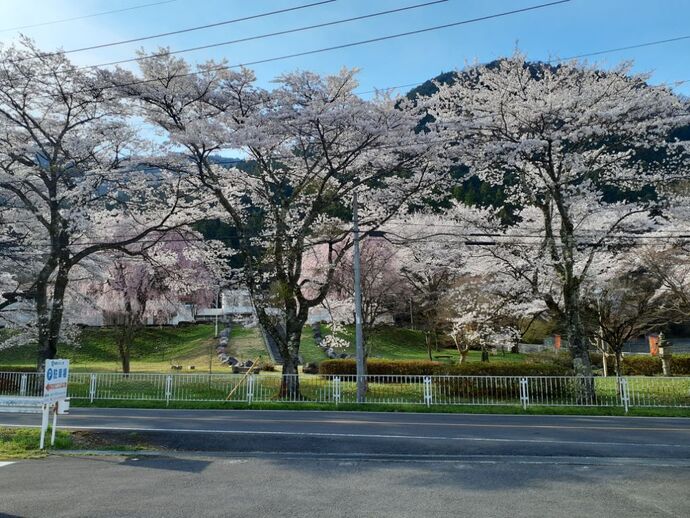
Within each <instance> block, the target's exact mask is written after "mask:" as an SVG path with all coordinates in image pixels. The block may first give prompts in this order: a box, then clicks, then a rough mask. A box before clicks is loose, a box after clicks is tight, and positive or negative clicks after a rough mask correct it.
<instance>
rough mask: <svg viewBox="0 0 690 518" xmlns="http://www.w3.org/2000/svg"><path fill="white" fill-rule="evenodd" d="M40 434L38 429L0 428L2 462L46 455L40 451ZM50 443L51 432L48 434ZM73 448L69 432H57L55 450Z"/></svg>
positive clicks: (0, 456)
mask: <svg viewBox="0 0 690 518" xmlns="http://www.w3.org/2000/svg"><path fill="white" fill-rule="evenodd" d="M39 442H40V432H39V429H38V428H0V460H8V459H28V458H39V457H43V456H45V455H46V452H45V451H42V450H39V449H38V446H39ZM46 442H47V443H50V430H49V431H48V433H46ZM72 446H73V441H72V437H71V436H70V434H69V433H68V432H65V431H62V430H57V432H56V433H55V449H68V448H71V447H72Z"/></svg>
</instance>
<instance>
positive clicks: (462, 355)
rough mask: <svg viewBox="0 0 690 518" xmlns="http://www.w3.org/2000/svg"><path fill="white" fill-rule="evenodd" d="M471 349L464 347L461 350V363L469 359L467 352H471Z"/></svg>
mask: <svg viewBox="0 0 690 518" xmlns="http://www.w3.org/2000/svg"><path fill="white" fill-rule="evenodd" d="M469 352H470V351H469V349H462V350H461V351H460V365H462V364H463V363H465V362H466V361H467V354H468V353H469Z"/></svg>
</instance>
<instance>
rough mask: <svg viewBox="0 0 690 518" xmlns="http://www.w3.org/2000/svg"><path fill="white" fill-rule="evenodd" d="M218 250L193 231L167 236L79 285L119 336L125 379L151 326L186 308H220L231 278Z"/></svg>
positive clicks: (115, 258)
mask: <svg viewBox="0 0 690 518" xmlns="http://www.w3.org/2000/svg"><path fill="white" fill-rule="evenodd" d="M215 246H217V244H215V245H214V244H213V243H209V242H205V241H203V240H202V239H201V236H200V235H199V234H197V233H195V232H191V231H189V230H184V229H180V230H177V231H171V232H167V233H166V234H165V235H164V236H163V238H162V239H161V240H160V241H159V242H158V243H157V244H156V245H155V246H154V247H152V248H149V249H148V250H146V252H145V253H143V254H140V255H137V256H134V257H132V256H131V255H127V254H122V253H118V252H111V253H109V254H107V255H105V256H104V257H102V258H101V259H100V260H99V261H98V263H97V264H96V265H94V266H95V267H94V268H93V270H92V276H91V278H90V279H89V280H87V281H82V282H81V283H76V282H75V284H80V285H79V288H80V289H79V294H80V295H81V296H82V297H83V298H84V299H85V303H86V304H88V305H92V306H93V307H95V308H97V309H98V310H99V311H101V312H102V315H103V320H104V323H105V325H107V326H112V327H113V329H114V330H115V344H116V346H117V349H118V354H119V356H120V361H121V363H122V371H123V372H124V373H129V372H130V357H131V353H132V349H133V345H134V339H135V337H136V334H137V333H138V332H139V331H140V330H141V329H142V328H143V326H144V325H146V324H147V322H148V321H151V322H153V323H157V324H160V323H163V324H165V323H168V322H169V321H170V320H171V319H172V318H173V317H174V316H175V315H176V314H177V313H178V312H179V311H180V309H181V307H182V306H183V305H184V304H194V305H202V306H208V305H210V304H211V303H214V302H215V294H216V293H217V292H218V290H219V289H220V288H219V287H220V286H222V285H223V284H224V283H225V282H226V280H227V275H228V271H227V269H226V268H225V265H224V264H219V262H218V253H217V251H216V250H215Z"/></svg>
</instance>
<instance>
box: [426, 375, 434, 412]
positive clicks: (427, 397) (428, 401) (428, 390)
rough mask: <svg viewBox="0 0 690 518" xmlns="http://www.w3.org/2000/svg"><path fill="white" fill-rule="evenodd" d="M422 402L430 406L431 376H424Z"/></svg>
mask: <svg viewBox="0 0 690 518" xmlns="http://www.w3.org/2000/svg"><path fill="white" fill-rule="evenodd" d="M424 402H425V403H426V406H431V403H432V401H431V376H424Z"/></svg>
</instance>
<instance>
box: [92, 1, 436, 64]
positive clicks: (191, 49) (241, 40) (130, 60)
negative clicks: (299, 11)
mask: <svg viewBox="0 0 690 518" xmlns="http://www.w3.org/2000/svg"><path fill="white" fill-rule="evenodd" d="M446 2H448V0H434V1H432V2H426V3H423V4H415V5H409V6H405V7H400V8H398V9H389V10H387V11H379V12H375V13H370V14H364V15H361V16H354V17H352V18H344V19H341V20H334V21H331V22H324V23H317V24H314V25H306V26H304V27H296V28H294V29H286V30H283V31H276V32H269V33H265V34H259V35H257V36H248V37H246V38H239V39H235V40H228V41H221V42H219V43H211V44H208V45H200V46H198V47H189V48H186V49H178V50H171V51H166V52H160V53H156V54H150V55H148V56H144V57H139V58H128V59H121V60H118V61H110V62H107V63H99V64H97V65H87V66H84V67H79V70H83V69H89V68H99V67H104V66H110V65H121V64H123V63H133V62H135V61H142V60H145V59H153V58H157V57H161V56H167V55H173V54H183V53H186V52H194V51H197V50H204V49H211V48H215V47H223V46H228V45H234V44H236V43H244V42H247V41H254V40H260V39H264V38H271V37H274V36H283V35H285V34H293V33H296V32H303V31H308V30H313V29H319V28H323V27H331V26H333V25H339V24H342V23H347V22H353V21H358V20H365V19H368V18H375V17H377V16H384V15H387V14H393V13H399V12H403V11H410V10H412V9H419V8H421V7H429V6H432V5H436V4H442V3H446Z"/></svg>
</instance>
